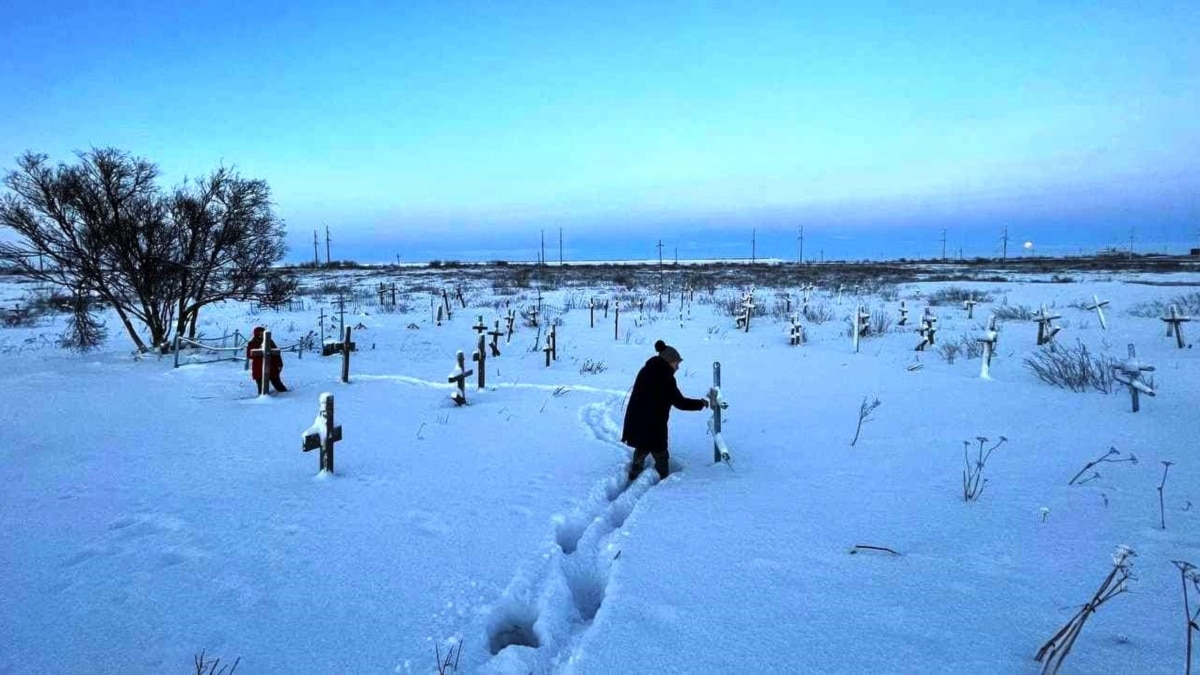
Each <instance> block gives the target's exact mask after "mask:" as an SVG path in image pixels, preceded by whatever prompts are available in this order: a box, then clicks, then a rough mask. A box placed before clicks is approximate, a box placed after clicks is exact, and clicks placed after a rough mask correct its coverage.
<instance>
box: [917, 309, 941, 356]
mask: <svg viewBox="0 0 1200 675" xmlns="http://www.w3.org/2000/svg"><path fill="white" fill-rule="evenodd" d="M936 333H937V317H936V316H934V315H933V313H932V312H930V311H929V308H928V307H926V308H925V311H924V313H923V314H922V315H921V327H920V328H918V329H917V334H918V335H920V336H921V342H920V343H919V344H918V345H917V351H919V352H923V351H925V348H926V347H930V346H933V345H934V344H935V343H936V342H937V340H936Z"/></svg>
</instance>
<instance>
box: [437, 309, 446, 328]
mask: <svg viewBox="0 0 1200 675" xmlns="http://www.w3.org/2000/svg"><path fill="white" fill-rule="evenodd" d="M444 311H445V309H444V308H443V307H442V306H441V305H438V308H437V325H439V326H440V325H442V312H444Z"/></svg>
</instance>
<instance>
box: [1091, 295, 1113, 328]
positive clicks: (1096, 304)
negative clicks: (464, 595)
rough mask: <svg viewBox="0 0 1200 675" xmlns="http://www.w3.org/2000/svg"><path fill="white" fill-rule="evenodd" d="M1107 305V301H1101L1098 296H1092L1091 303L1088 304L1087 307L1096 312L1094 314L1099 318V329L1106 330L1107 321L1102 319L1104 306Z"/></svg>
mask: <svg viewBox="0 0 1200 675" xmlns="http://www.w3.org/2000/svg"><path fill="white" fill-rule="evenodd" d="M1107 306H1108V301H1107V300H1104V301H1101V300H1100V298H1099V297H1097V296H1095V295H1093V296H1092V304H1090V305H1088V309H1089V310H1092V311H1094V312H1096V316H1097V317H1099V318H1100V329H1101V330H1108V323H1107V322H1106V321H1105V320H1104V308H1105V307H1107Z"/></svg>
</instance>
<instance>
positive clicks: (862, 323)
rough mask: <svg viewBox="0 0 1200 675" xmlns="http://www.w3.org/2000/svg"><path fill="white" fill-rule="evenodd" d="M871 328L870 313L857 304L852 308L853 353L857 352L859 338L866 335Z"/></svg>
mask: <svg viewBox="0 0 1200 675" xmlns="http://www.w3.org/2000/svg"><path fill="white" fill-rule="evenodd" d="M870 329H871V315H870V313H868V312H867V311H866V310H864V309H863V306H862V305H859V306H858V308H857V309H855V310H854V327H853V329H852V330H853V331H854V353H855V354H857V353H858V346H859V342H860V340H861V338H863V337H866V335H867V332H868V331H869V330H870Z"/></svg>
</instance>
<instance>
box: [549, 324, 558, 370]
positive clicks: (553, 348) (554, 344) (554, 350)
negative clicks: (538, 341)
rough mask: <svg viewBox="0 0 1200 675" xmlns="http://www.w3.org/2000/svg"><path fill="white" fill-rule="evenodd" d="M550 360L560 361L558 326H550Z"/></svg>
mask: <svg viewBox="0 0 1200 675" xmlns="http://www.w3.org/2000/svg"><path fill="white" fill-rule="evenodd" d="M550 358H552V359H553V360H555V361H557V360H558V326H555V325H554V324H550Z"/></svg>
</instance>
